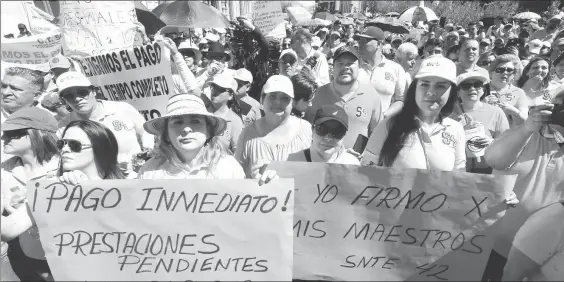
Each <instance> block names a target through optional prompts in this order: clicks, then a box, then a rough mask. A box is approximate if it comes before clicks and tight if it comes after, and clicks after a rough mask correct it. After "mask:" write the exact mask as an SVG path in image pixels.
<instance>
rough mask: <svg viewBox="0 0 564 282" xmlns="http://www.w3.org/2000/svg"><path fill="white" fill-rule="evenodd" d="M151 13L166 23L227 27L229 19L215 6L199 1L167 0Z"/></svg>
mask: <svg viewBox="0 0 564 282" xmlns="http://www.w3.org/2000/svg"><path fill="white" fill-rule="evenodd" d="M153 13H154V14H155V15H157V16H158V17H159V19H161V20H162V21H163V22H164V23H165V24H166V25H170V26H185V27H201V28H212V27H220V28H228V27H230V26H231V23H229V20H228V19H227V18H226V17H225V16H224V15H223V14H222V13H221V12H220V11H219V10H217V9H216V8H214V7H212V6H210V5H208V4H205V3H202V2H200V1H174V2H171V1H168V2H164V3H162V4H160V5H159V6H157V7H156V8H155V9H154V10H153Z"/></svg>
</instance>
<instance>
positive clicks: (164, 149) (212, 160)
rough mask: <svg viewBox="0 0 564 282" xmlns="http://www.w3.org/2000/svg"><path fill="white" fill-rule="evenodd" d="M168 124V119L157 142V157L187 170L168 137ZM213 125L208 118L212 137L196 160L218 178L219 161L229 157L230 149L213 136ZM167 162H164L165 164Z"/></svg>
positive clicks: (208, 126)
mask: <svg viewBox="0 0 564 282" xmlns="http://www.w3.org/2000/svg"><path fill="white" fill-rule="evenodd" d="M168 122H169V119H168V118H167V119H166V121H165V126H163V130H162V132H161V134H160V135H159V138H158V139H159V140H158V142H157V146H155V151H154V153H155V156H156V157H158V156H162V157H163V158H164V159H166V160H168V161H169V162H170V163H171V164H172V165H173V166H175V167H176V168H179V169H181V170H186V166H185V165H184V163H183V162H182V161H181V160H180V158H179V157H178V155H177V154H176V151H175V150H174V147H173V146H172V143H171V142H170V140H169V137H168ZM213 125H214V122H213V121H211V120H210V119H209V118H207V117H206V127H207V130H208V135H209V136H212V137H211V138H209V139H208V140H207V141H206V143H205V144H204V147H203V148H202V149H201V150H200V152H199V153H198V155H197V156H196V160H197V162H198V164H203V165H205V166H206V167H207V168H208V172H209V174H210V175H211V176H212V177H213V178H216V176H215V174H214V172H215V168H216V166H217V164H218V163H219V160H220V159H221V158H223V157H224V156H226V155H229V153H228V149H227V147H226V146H225V144H223V143H222V142H221V141H220V140H219V136H213ZM164 161H165V160H163V163H164Z"/></svg>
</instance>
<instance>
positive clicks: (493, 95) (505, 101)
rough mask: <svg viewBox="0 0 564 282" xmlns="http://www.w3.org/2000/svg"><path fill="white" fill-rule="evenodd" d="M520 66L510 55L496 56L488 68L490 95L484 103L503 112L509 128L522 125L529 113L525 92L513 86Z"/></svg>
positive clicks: (513, 56) (519, 71)
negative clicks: (494, 106)
mask: <svg viewBox="0 0 564 282" xmlns="http://www.w3.org/2000/svg"><path fill="white" fill-rule="evenodd" d="M521 66H522V65H521V62H520V61H519V58H518V57H517V56H515V55H511V54H504V55H500V56H498V57H497V58H496V59H495V60H494V61H493V62H492V63H491V64H490V66H489V71H490V78H491V82H490V95H488V96H485V97H484V101H486V102H487V103H490V104H492V105H496V106H498V107H500V108H501V109H502V110H503V112H505V115H506V117H507V121H508V122H509V127H510V128H514V127H516V126H518V125H520V124H522V123H523V122H524V121H525V120H526V119H527V116H528V112H529V99H528V98H527V95H526V94H525V91H523V89H521V88H519V87H517V86H515V85H513V82H514V80H515V78H516V76H517V75H518V74H519V73H521Z"/></svg>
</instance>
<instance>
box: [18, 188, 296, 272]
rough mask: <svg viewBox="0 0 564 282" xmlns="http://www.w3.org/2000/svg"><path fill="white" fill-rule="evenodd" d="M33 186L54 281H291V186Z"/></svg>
mask: <svg viewBox="0 0 564 282" xmlns="http://www.w3.org/2000/svg"><path fill="white" fill-rule="evenodd" d="M81 185H82V186H80V185H79V186H67V185H65V184H63V183H57V182H52V181H44V182H38V183H35V182H32V183H30V184H29V187H28V190H29V191H28V197H29V198H28V199H29V202H28V205H29V207H30V209H31V211H32V214H33V217H34V219H35V222H36V224H37V227H38V229H39V236H40V239H41V244H42V246H43V249H44V250H45V255H46V258H47V262H48V263H49V267H50V269H51V271H52V273H53V277H54V279H55V281H186V280H192V281H245V280H252V281H290V280H291V279H292V240H293V238H292V221H293V189H294V185H293V180H291V179H276V180H273V181H272V182H271V183H269V184H267V185H265V186H261V187H259V186H258V181H257V180H246V179H240V180H233V179H229V180H204V179H200V180H160V181H156V180H145V179H144V180H101V181H100V180H99V181H86V182H84V183H81Z"/></svg>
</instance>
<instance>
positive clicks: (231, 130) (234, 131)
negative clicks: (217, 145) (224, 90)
mask: <svg viewBox="0 0 564 282" xmlns="http://www.w3.org/2000/svg"><path fill="white" fill-rule="evenodd" d="M223 118H224V119H225V120H226V121H227V128H225V131H224V132H223V133H222V134H221V135H220V136H219V139H220V140H221V141H222V142H223V143H224V144H225V145H226V146H227V147H228V148H229V150H230V151H231V152H232V153H235V150H236V149H237V141H238V139H239V135H240V134H241V131H243V121H242V120H241V118H240V117H239V116H238V115H237V114H236V113H234V112H233V111H231V110H229V111H227V112H226V114H225V116H224V117H223Z"/></svg>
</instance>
